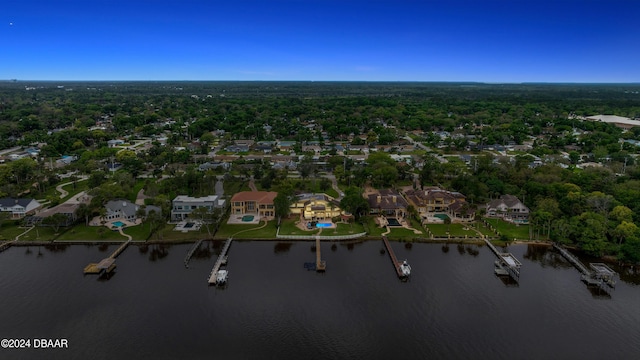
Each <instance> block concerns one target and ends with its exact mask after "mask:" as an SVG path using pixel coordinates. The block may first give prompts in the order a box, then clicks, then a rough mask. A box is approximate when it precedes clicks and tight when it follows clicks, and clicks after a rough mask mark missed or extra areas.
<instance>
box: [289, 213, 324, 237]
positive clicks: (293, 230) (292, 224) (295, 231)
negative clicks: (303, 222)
mask: <svg viewBox="0 0 640 360" xmlns="http://www.w3.org/2000/svg"><path fill="white" fill-rule="evenodd" d="M297 221H298V217H296V218H292V219H286V220H282V223H281V224H280V232H279V234H280V235H316V234H318V233H319V232H320V229H317V228H316V229H313V230H301V229H300V228H299V227H297V226H296V222H297Z"/></svg>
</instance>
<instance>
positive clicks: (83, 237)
mask: <svg viewBox="0 0 640 360" xmlns="http://www.w3.org/2000/svg"><path fill="white" fill-rule="evenodd" d="M100 228H102V229H104V230H105V231H104V232H103V233H102V234H101V233H100V232H99V231H102V230H98V229H100ZM32 231H33V230H32ZM21 239H22V238H21ZM56 240H59V241H123V240H127V238H126V237H124V236H122V235H120V233H119V232H117V231H114V230H109V229H107V228H106V227H104V226H102V227H100V226H86V225H84V224H78V225H76V226H74V227H71V228H69V229H68V230H67V231H65V232H64V233H62V234H60V236H58V238H57V239H56Z"/></svg>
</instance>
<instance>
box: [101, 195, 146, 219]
mask: <svg viewBox="0 0 640 360" xmlns="http://www.w3.org/2000/svg"><path fill="white" fill-rule="evenodd" d="M105 208H106V209H107V214H106V215H105V216H104V219H105V220H115V219H124V220H129V221H135V220H136V218H137V215H136V212H137V211H138V209H139V208H140V207H139V206H138V205H136V204H134V203H132V202H131V201H129V200H124V199H118V200H111V201H109V202H108V203H107V205H105Z"/></svg>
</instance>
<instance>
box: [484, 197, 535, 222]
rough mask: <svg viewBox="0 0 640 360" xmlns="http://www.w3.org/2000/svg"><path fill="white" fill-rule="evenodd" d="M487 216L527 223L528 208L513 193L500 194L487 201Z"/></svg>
mask: <svg viewBox="0 0 640 360" xmlns="http://www.w3.org/2000/svg"><path fill="white" fill-rule="evenodd" d="M487 216H488V217H496V218H502V219H504V220H505V221H509V222H513V223H518V224H528V223H529V208H528V207H527V206H526V205H525V204H523V203H522V202H521V201H520V200H519V199H518V198H517V197H515V196H513V195H502V196H500V197H499V198H498V199H495V200H491V201H490V202H489V203H487Z"/></svg>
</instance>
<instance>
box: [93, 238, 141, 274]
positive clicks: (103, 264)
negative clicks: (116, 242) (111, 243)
mask: <svg viewBox="0 0 640 360" xmlns="http://www.w3.org/2000/svg"><path fill="white" fill-rule="evenodd" d="M130 243H131V238H129V240H127V241H126V242H125V243H124V244H122V245H120V246H119V247H118V248H117V249H116V250H115V251H114V252H113V253H111V255H110V256H109V257H107V258H104V259H102V260H100V262H99V263H97V264H96V263H90V264H89V265H87V266H85V267H84V273H85V274H102V273H107V274H108V273H110V272H112V271H113V270H114V269H115V268H116V257H117V256H118V255H120V254H121V253H122V252H123V251H124V249H126V248H127V246H129V244H130Z"/></svg>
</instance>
